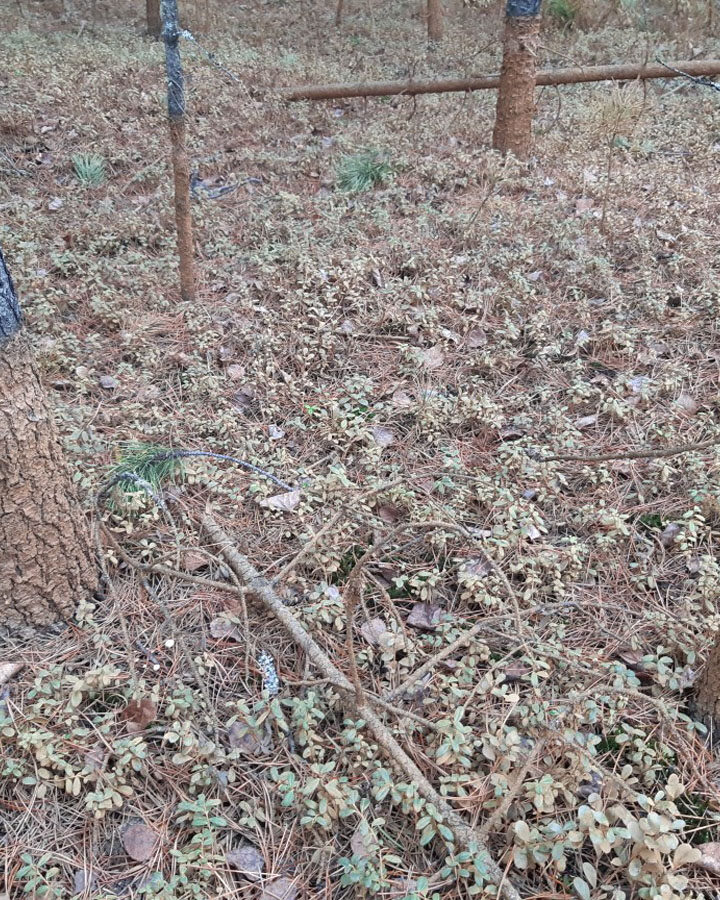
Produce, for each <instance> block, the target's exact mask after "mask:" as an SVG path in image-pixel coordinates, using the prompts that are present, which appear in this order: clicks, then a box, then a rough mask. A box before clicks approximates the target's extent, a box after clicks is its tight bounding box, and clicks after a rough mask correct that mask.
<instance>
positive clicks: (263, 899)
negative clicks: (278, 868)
mask: <svg viewBox="0 0 720 900" xmlns="http://www.w3.org/2000/svg"><path fill="white" fill-rule="evenodd" d="M297 895H298V889H297V885H296V884H295V882H294V881H292V880H291V879H290V878H285V877H283V876H280V877H279V878H271V879H270V880H269V881H266V882H265V884H264V886H263V891H262V894H260V900H295V898H296V897H297Z"/></svg>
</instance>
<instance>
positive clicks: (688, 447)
mask: <svg viewBox="0 0 720 900" xmlns="http://www.w3.org/2000/svg"><path fill="white" fill-rule="evenodd" d="M719 444H720V435H718V436H717V437H714V438H711V439H710V440H708V441H698V442H697V443H694V444H679V445H678V444H676V445H675V446H673V447H660V448H657V449H652V448H650V449H648V450H617V451H615V452H613V453H601V454H599V455H598V456H584V455H583V454H582V453H578V454H575V453H567V454H556V455H555V456H540V455H539V454H537V455H536V454H535V453H532V452H531V453H530V454H529V455H530V456H531V458H532V459H536V460H537V461H538V462H582V463H600V462H609V461H610V460H612V459H663V458H665V457H668V456H681V455H682V454H683V453H696V452H698V451H700V450H711V449H712V448H713V447H717V446H718V445H719Z"/></svg>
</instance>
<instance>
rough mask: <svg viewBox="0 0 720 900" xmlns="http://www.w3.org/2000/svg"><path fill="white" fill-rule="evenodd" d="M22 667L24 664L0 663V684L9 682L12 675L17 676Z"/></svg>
mask: <svg viewBox="0 0 720 900" xmlns="http://www.w3.org/2000/svg"><path fill="white" fill-rule="evenodd" d="M24 665H25V663H19V662H8V663H0V684H5V682H6V681H10V679H11V678H12V677H13V675H17V673H18V672H19V671H20V669H22V667H23V666H24Z"/></svg>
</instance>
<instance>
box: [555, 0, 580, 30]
mask: <svg viewBox="0 0 720 900" xmlns="http://www.w3.org/2000/svg"><path fill="white" fill-rule="evenodd" d="M547 11H548V14H549V15H550V17H551V18H552V19H554V20H555V22H557V23H558V25H573V24H574V22H575V19H576V18H577V15H578V4H577V2H575V0H549V2H548V5H547Z"/></svg>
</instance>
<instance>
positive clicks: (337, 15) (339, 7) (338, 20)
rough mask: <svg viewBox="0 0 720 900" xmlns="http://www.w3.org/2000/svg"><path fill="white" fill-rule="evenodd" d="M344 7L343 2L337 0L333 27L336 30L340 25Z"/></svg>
mask: <svg viewBox="0 0 720 900" xmlns="http://www.w3.org/2000/svg"><path fill="white" fill-rule="evenodd" d="M344 5H345V4H344V2H343V0H337V6H336V7H335V26H336V27H337V28H339V27H340V26H341V25H342V20H343V7H344Z"/></svg>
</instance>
